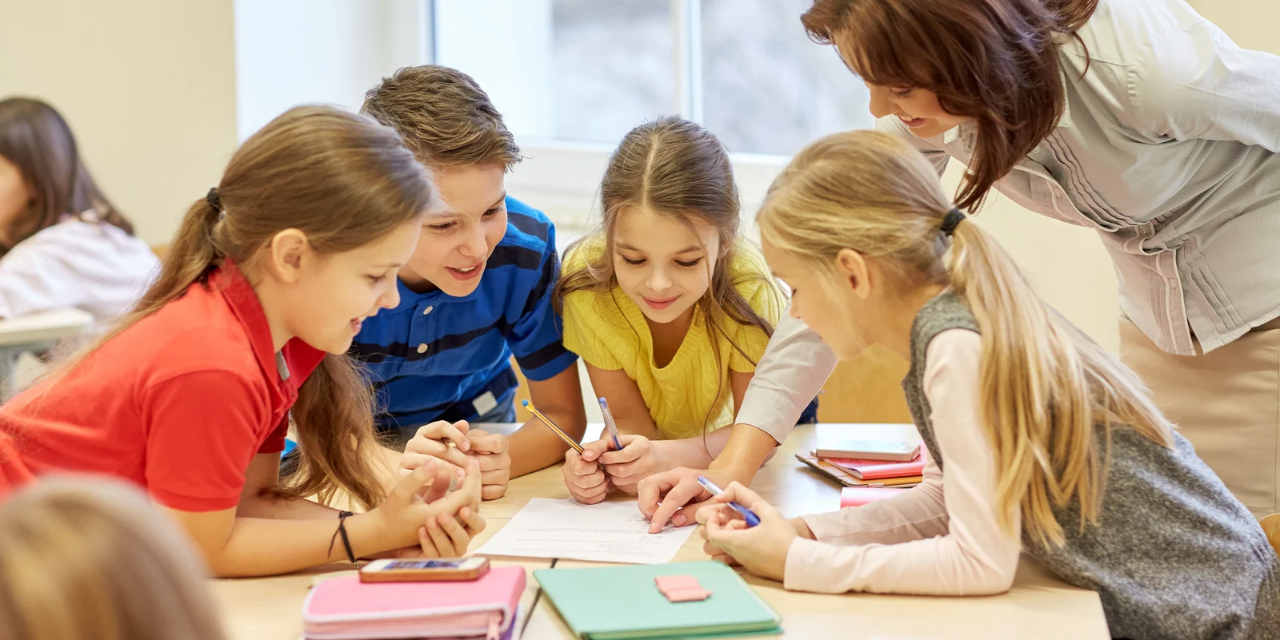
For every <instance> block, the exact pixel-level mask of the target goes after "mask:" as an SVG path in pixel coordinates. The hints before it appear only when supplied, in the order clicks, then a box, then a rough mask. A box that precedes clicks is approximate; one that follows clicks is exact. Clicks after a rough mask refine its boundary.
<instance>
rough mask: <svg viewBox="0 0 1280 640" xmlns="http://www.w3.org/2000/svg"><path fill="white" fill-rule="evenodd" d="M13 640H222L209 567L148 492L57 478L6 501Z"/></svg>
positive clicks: (0, 569) (2, 577)
mask: <svg viewBox="0 0 1280 640" xmlns="http://www.w3.org/2000/svg"><path fill="white" fill-rule="evenodd" d="M0 549H4V553H0V629H4V637H5V639H6V640H107V639H112V640H125V639H128V640H168V639H170V638H182V639H183V640H222V638H224V637H226V636H225V635H224V634H223V631H222V623H221V620H220V619H219V617H218V612H217V609H216V607H215V606H214V602H213V598H212V597H211V595H210V593H209V590H208V586H207V585H206V584H205V575H204V567H202V566H201V565H200V561H199V560H198V559H197V556H196V552H195V549H192V548H191V544H190V542H188V541H187V540H186V539H185V538H184V537H183V535H182V532H181V531H180V530H179V529H178V528H177V527H176V526H174V524H173V523H172V522H170V521H169V520H168V518H165V517H164V516H163V515H161V514H160V513H159V512H158V511H156V510H155V509H154V508H153V507H152V506H151V504H150V503H149V502H148V501H147V499H146V496H145V495H143V494H142V493H141V492H139V491H137V490H136V489H133V488H131V487H129V486H127V485H124V484H122V483H117V482H103V481H102V480H101V479H93V480H89V479H87V478H70V477H68V478H55V479H51V480H48V481H46V482H43V483H41V484H38V485H33V486H31V487H29V488H26V489H24V490H22V491H19V492H17V493H15V494H14V495H13V496H12V497H10V498H9V499H8V500H6V501H5V502H3V503H0Z"/></svg>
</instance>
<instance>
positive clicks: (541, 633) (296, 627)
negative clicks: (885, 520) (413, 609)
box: [214, 424, 1110, 640]
mask: <svg viewBox="0 0 1280 640" xmlns="http://www.w3.org/2000/svg"><path fill="white" fill-rule="evenodd" d="M489 428H490V429H493V427H489ZM497 430H503V429H501V428H499V429H497ZM599 432H600V426H599V425H592V426H591V427H588V434H589V436H590V437H598V434H599ZM841 437H843V438H857V439H863V440H872V439H883V440H902V439H912V440H915V439H918V435H917V434H916V433H915V429H914V427H912V426H911V425H834V424H830V425H818V426H816V427H812V426H805V427H798V428H797V429H796V430H795V431H794V432H793V433H792V435H791V437H790V438H789V439H788V440H787V442H786V443H785V444H784V445H783V446H781V447H779V451H778V453H777V455H775V456H774V457H773V458H772V459H771V460H770V461H769V462H768V463H766V464H765V466H764V468H762V469H761V470H760V473H759V474H757V475H756V478H755V481H754V482H753V483H752V486H753V488H754V489H755V490H756V491H758V492H759V493H760V494H761V495H762V496H763V497H765V498H766V499H768V500H770V501H771V502H772V503H773V504H775V505H776V506H777V507H778V508H779V509H780V510H781V511H782V512H783V513H784V514H786V515H788V516H799V515H804V514H807V513H815V512H821V511H829V510H833V509H835V508H836V507H837V505H838V504H839V502H840V499H839V490H838V488H837V487H836V486H835V485H834V484H832V483H831V482H829V481H827V480H825V479H823V478H822V477H821V476H819V475H817V474H816V473H814V472H812V471H810V470H809V469H808V467H806V466H804V465H803V464H801V463H800V462H799V461H797V460H796V459H795V457H794V455H795V453H796V452H797V451H807V450H809V449H812V448H813V446H814V443H815V442H816V441H817V440H818V439H822V440H824V441H829V440H832V439H837V438H841ZM533 497H544V498H568V497H569V493H568V490H566V489H565V487H564V481H563V479H562V476H561V473H560V469H559V468H558V467H551V468H549V469H544V470H542V471H539V472H537V473H533V474H530V475H527V476H524V477H522V478H518V479H516V480H515V481H513V482H512V483H511V487H510V489H509V490H508V492H507V495H505V496H503V497H502V498H501V499H499V500H494V501H491V502H486V503H484V505H483V507H482V508H481V512H482V514H483V515H484V516H485V519H486V522H487V525H488V526H487V528H486V530H485V532H484V533H483V534H481V536H480V537H478V538H477V541H476V542H473V543H472V546H471V547H472V549H476V548H479V546H480V545H481V544H483V542H484V540H487V539H488V537H490V536H492V535H493V533H494V532H496V531H498V530H499V529H500V528H501V527H502V526H503V525H504V524H506V522H507V521H508V520H510V519H511V517H512V516H513V515H515V513H516V512H517V511H519V510H520V508H521V507H523V506H524V505H525V503H527V502H528V501H529V498H533ZM614 499H624V498H623V497H621V496H617V497H615V498H614ZM706 558H707V556H706V554H704V553H703V552H702V538H701V537H700V536H699V535H698V534H697V533H695V534H694V535H693V536H691V537H690V538H689V541H688V543H686V544H685V546H684V547H683V548H681V550H680V551H679V553H678V554H677V555H676V557H675V559H674V562H684V561H691V560H705V559H706ZM493 562H494V564H495V566H502V565H506V564H520V565H522V566H525V567H526V568H528V569H530V570H533V569H540V568H546V567H548V566H552V565H553V564H554V567H555V568H556V569H565V568H572V567H583V566H591V565H592V564H593V563H587V562H578V561H571V560H561V561H557V562H554V563H552V562H550V561H546V560H542V559H532V558H516V559H511V558H503V559H495V560H494V561H493ZM315 573H318V572H315ZM312 575H313V574H303V575H290V576H282V577H278V578H266V579H255V580H218V581H214V590H215V593H216V594H217V597H218V600H219V601H220V602H221V604H222V606H223V607H224V610H225V611H226V612H227V620H228V624H229V634H230V635H229V637H230V638H234V639H237V640H240V639H243V640H250V639H252V640H276V639H279V640H298V638H300V637H301V634H302V623H301V619H300V614H299V612H300V611H301V609H302V600H303V598H304V597H305V596H306V590H307V588H308V586H309V585H310V582H311V580H312ZM744 577H745V578H746V579H747V581H748V582H749V583H751V584H752V585H753V586H754V587H755V589H756V591H757V592H758V593H759V594H760V596H761V597H762V598H764V599H765V601H767V602H768V603H769V604H770V605H771V606H773V607H774V608H775V609H776V610H777V611H778V612H779V613H780V614H781V615H782V620H783V622H782V628H783V631H784V636H785V637H787V638H820V637H832V636H833V635H838V637H840V638H842V639H845V638H847V639H850V640H854V639H866V640H872V639H875V640H888V639H893V638H901V639H904V640H905V639H919V638H962V639H964V638H973V639H975V640H976V639H979V638H981V639H983V640H992V639H1001V638H1009V639H1018V640H1021V639H1024V638H1037V639H1038V640H1057V639H1062V640H1090V639H1094V638H1096V639H1099V640H1101V639H1104V638H1109V637H1110V635H1109V634H1108V632H1107V625H1106V620H1105V618H1104V617H1103V614H1102V604H1101V602H1100V601H1099V599H1098V595H1097V594H1096V593H1094V592H1092V591H1086V590H1083V589H1077V588H1075V587H1072V586H1070V585H1068V584H1066V583H1064V582H1062V581H1060V580H1058V579H1056V578H1054V577H1052V576H1051V575H1049V574H1048V573H1047V572H1046V571H1045V570H1044V569H1043V568H1042V567H1041V566H1040V565H1039V564H1038V563H1037V562H1035V561H1034V560H1032V559H1031V558H1029V557H1026V556H1023V559H1022V563H1021V564H1020V565H1019V567H1018V575H1017V578H1016V579H1015V581H1014V585H1013V588H1012V589H1010V590H1009V592H1008V593H1005V594H1002V595H999V596H991V597H969V598H936V597H924V596H880V595H868V594H846V595H839V596H833V595H818V594H811V593H800V592H791V591H786V590H785V589H783V588H782V585H781V584H779V583H777V582H773V581H770V580H762V579H760V578H756V577H754V576H748V575H745V574H744ZM529 585H530V586H529V588H528V589H527V591H526V593H525V596H524V598H523V599H522V601H521V607H522V610H523V615H522V618H524V620H521V621H518V623H524V635H523V637H524V638H528V639H531V640H543V639H557V640H559V639H563V640H570V639H571V638H572V637H573V636H572V635H571V634H570V632H569V629H568V627H567V626H565V624H564V622H563V620H561V618H560V616H559V614H557V613H556V612H555V608H554V606H552V605H551V603H549V602H548V601H547V599H546V598H544V597H539V595H538V588H537V581H536V580H534V579H533V576H532V574H530V576H529ZM535 601H536V606H534V607H533V608H532V610H531V611H530V610H529V605H530V604H532V603H534V602H535Z"/></svg>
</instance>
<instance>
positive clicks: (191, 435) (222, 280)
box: [0, 262, 325, 511]
mask: <svg viewBox="0 0 1280 640" xmlns="http://www.w3.org/2000/svg"><path fill="white" fill-rule="evenodd" d="M209 282H210V285H209V286H207V287H206V286H204V285H201V284H199V283H197V284H193V285H191V287H190V288H188V289H187V292H186V293H185V294H184V295H183V296H182V297H180V298H178V299H177V300H174V301H173V302H170V303H169V304H167V305H165V307H164V308H162V309H161V310H159V311H157V312H156V313H154V314H152V315H151V316H149V317H147V318H144V319H142V320H141V321H139V322H138V323H137V324H135V325H133V326H131V327H129V328H128V329H125V330H124V332H122V333H121V334H119V335H117V336H116V337H114V338H112V339H110V340H109V341H107V343H106V344H104V345H102V346H101V347H100V348H99V349H98V350H97V351H95V352H94V353H93V354H91V355H90V356H89V357H88V358H86V359H85V360H84V361H82V362H81V364H80V365H79V366H77V367H75V368H74V369H73V370H71V371H68V372H66V374H65V376H63V377H62V378H61V379H58V380H56V381H55V383H54V384H52V385H51V384H48V383H44V384H40V385H38V386H36V387H35V388H33V389H30V390H28V391H25V392H23V393H21V394H20V395H18V396H17V397H16V398H14V399H13V400H11V401H9V402H8V403H6V404H5V405H4V406H3V407H0V494H3V493H4V492H5V490H6V488H9V487H12V486H13V485H16V484H21V483H24V482H26V481H29V480H30V479H31V478H32V477H35V476H39V475H41V474H45V473H51V472H58V471H75V472H83V473H101V474H107V475H111V476H117V477H120V478H124V479H127V480H130V481H132V482H135V483H137V484H138V485H140V486H142V487H144V488H145V489H146V490H147V491H148V492H149V493H150V494H151V495H152V497H153V498H154V499H155V500H156V501H157V502H159V503H161V504H163V505H165V506H167V507H169V508H172V509H177V510H181V511H220V510H223V509H229V508H231V507H234V506H236V504H237V503H238V502H239V500H240V493H241V490H242V489H243V488H244V482H245V470H246V469H247V468H248V466H249V462H250V460H252V459H253V456H254V454H257V453H279V452H280V451H282V450H283V449H284V437H285V432H286V429H287V428H288V412H289V409H290V408H291V407H292V406H293V403H294V401H295V400H297V397H298V387H299V386H300V385H301V384H302V382H303V381H304V380H306V378H307V376H309V375H311V372H312V371H313V370H315V368H316V366H318V365H319V364H320V361H321V360H322V359H323V358H324V355H325V354H324V352H323V351H320V350H317V349H314V348H312V347H311V346H309V345H307V344H306V343H304V342H302V341H301V340H298V339H294V340H291V341H290V342H289V343H288V344H286V345H285V346H284V349H282V350H281V355H282V356H283V361H284V364H285V365H287V370H288V374H286V375H284V376H282V375H281V372H280V368H279V366H278V363H277V357H276V353H275V351H274V349H273V348H272V341H271V331H270V329H269V327H268V326H267V318H266V316H265V315H264V314H263V311H262V305H261V304H260V303H259V302H258V297H257V295H256V294H255V293H254V291H253V288H252V287H251V286H250V285H249V283H248V282H247V281H246V280H245V279H244V276H243V275H241V273H240V271H239V269H237V268H236V267H235V265H233V264H230V262H228V264H227V265H226V266H224V267H223V268H221V269H219V270H218V271H216V272H214V273H213V274H212V275H211V276H210V278H209ZM282 378H283V379H282Z"/></svg>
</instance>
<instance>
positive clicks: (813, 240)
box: [756, 131, 1173, 543]
mask: <svg viewBox="0 0 1280 640" xmlns="http://www.w3.org/2000/svg"><path fill="white" fill-rule="evenodd" d="M950 209H951V202H950V201H949V200H948V198H947V196H946V194H945V193H944V192H943V189H942V184H941V183H940V181H939V180H938V176H937V174H936V173H935V172H934V170H933V168H932V167H931V166H930V165H929V163H928V161H927V160H925V158H924V156H923V155H921V154H920V153H919V152H917V151H916V150H915V149H913V148H911V147H910V145H908V144H907V143H906V142H905V141H903V140H900V139H898V138H896V137H894V136H891V135H888V134H884V133H879V132H875V131H852V132H847V133H840V134H835V135H832V136H828V137H826V138H823V139H821V140H819V141H817V142H815V143H813V144H812V145H810V146H809V147H808V148H806V149H805V150H803V151H801V152H800V154H799V155H797V156H796V157H795V159H793V160H792V161H791V164H790V165H788V166H787V168H786V169H785V170H783V172H782V174H781V175H779V176H778V178H777V179H776V180H775V181H774V183H773V185H772V186H771V187H770V188H769V193H768V195H767V196H766V198H765V203H764V207H763V208H762V209H761V211H760V213H759V214H758V215H757V218H756V219H757V221H758V222H759V224H760V230H761V235H762V236H763V238H764V241H765V243H766V244H768V245H769V246H770V247H773V248H776V249H777V250H779V251H782V252H785V253H786V254H788V255H790V256H792V257H795V258H796V259H797V260H799V261H801V262H803V263H805V264H807V265H808V266H809V267H810V268H812V269H814V270H815V271H816V272H818V273H823V274H826V275H827V277H826V278H824V279H823V281H824V282H825V283H826V284H827V285H828V286H830V287H835V286H837V284H836V275H835V267H834V265H835V264H836V257H837V254H839V252H840V251H841V250H843V249H853V250H854V251H857V252H859V253H861V254H862V255H864V256H867V257H868V258H870V259H872V260H875V261H876V262H877V264H878V265H881V266H882V267H884V269H885V270H886V272H887V273H888V275H889V278H888V280H889V281H890V282H891V283H892V284H894V285H896V286H899V287H904V288H913V287H921V286H926V285H949V286H950V287H951V288H952V289H953V290H955V291H956V292H957V293H958V294H960V295H961V296H963V297H964V300H965V302H966V303H967V305H968V307H969V309H970V311H972V312H973V315H974V317H975V318H976V319H977V321H978V326H979V328H980V329H981V332H982V364H981V369H980V371H981V373H980V376H981V377H980V380H979V398H980V401H981V404H980V406H981V418H982V425H983V428H984V429H985V430H986V434H987V441H988V444H989V445H990V446H991V447H992V448H993V449H994V451H995V460H996V468H997V469H998V475H999V478H998V485H997V489H996V491H997V493H996V496H997V504H998V506H999V517H1000V521H1001V524H1002V525H1003V526H1004V527H1006V528H1008V527H1011V526H1012V519H1011V518H1012V516H1013V514H1014V513H1016V512H1015V511H1014V509H1017V508H1021V511H1022V521H1023V523H1024V524H1023V526H1024V527H1025V528H1026V530H1027V531H1028V532H1029V533H1030V534H1031V535H1032V536H1033V537H1035V538H1037V539H1039V540H1040V541H1041V542H1046V541H1047V542H1053V543H1061V542H1062V541H1063V539H1064V538H1063V534H1062V527H1061V526H1060V525H1059V524H1058V522H1057V521H1056V520H1055V519H1054V515H1053V513H1054V509H1059V508H1062V507H1065V506H1067V505H1068V504H1069V503H1070V502H1071V501H1072V500H1077V501H1078V502H1079V505H1080V512H1081V514H1082V516H1083V517H1082V518H1081V520H1080V526H1081V528H1083V527H1084V526H1085V525H1086V524H1091V523H1094V522H1096V521H1097V516H1098V507H1099V503H1100V502H1101V499H1102V495H1103V492H1104V487H1105V482H1106V469H1107V467H1108V466H1109V455H1110V434H1111V428H1112V425H1114V424H1124V425H1128V426H1129V427H1132V428H1133V429H1135V430H1137V431H1138V432H1139V433H1141V434H1142V435H1144V436H1146V437H1148V438H1150V439H1151V440H1154V441H1156V442H1159V443H1161V444H1164V445H1166V446H1171V445H1172V439H1173V436H1172V432H1171V431H1170V427H1169V424H1168V422H1167V421H1166V420H1165V419H1164V416H1163V415H1161V413H1160V410H1159V409H1157V408H1156V406H1155V405H1154V404H1153V403H1152V401H1151V399H1150V397H1149V394H1148V393H1147V390H1146V387H1145V386H1144V385H1143V384H1142V381H1141V380H1139V379H1138V377H1137V376H1136V375H1134V373H1133V372H1132V371H1130V370H1129V369H1128V368H1126V367H1125V366H1124V365H1122V364H1120V362H1119V361H1117V360H1116V358H1115V357H1114V356H1112V355H1111V354H1109V353H1107V352H1106V351H1105V350H1104V349H1102V348H1101V347H1099V346H1098V345H1097V343H1095V342H1093V341H1092V340H1090V339H1089V338H1088V337H1087V336H1085V335H1084V334H1083V333H1081V332H1080V331H1079V330H1078V329H1076V328H1075V327H1074V326H1072V325H1071V323H1070V322H1067V320H1066V319H1064V318H1062V317H1061V316H1059V315H1058V314H1057V313H1056V312H1054V311H1053V310H1052V309H1050V308H1049V307H1048V306H1046V305H1045V304H1044V302H1043V301H1041V300H1040V298H1039V296H1037V295H1036V293H1035V291H1034V290H1033V289H1032V288H1031V285H1030V284H1029V283H1028V282H1027V281H1026V279H1025V278H1024V277H1023V275H1022V273H1021V272H1020V271H1019V270H1018V268H1017V266H1016V265H1014V263H1013V260H1012V259H1011V258H1009V256H1008V254H1006V253H1005V252H1004V250H1002V249H1001V248H1000V246H999V245H997V244H996V242H995V241H994V240H993V239H991V237H990V236H988V235H987V234H986V232H984V231H983V230H982V228H981V227H979V226H978V225H977V224H975V223H973V222H971V221H966V222H962V223H961V224H960V225H959V226H958V227H956V229H955V231H954V233H953V235H952V236H951V239H950V241H948V239H947V237H946V236H945V235H944V234H943V233H942V232H941V226H942V220H943V217H944V216H945V215H946V214H947V212H948V211H950ZM1098 429H1102V430H1103V434H1104V435H1105V436H1106V437H1105V438H1104V444H1103V446H1101V447H1100V446H1099V445H1098V442H1097V440H1096V439H1095V437H1094V436H1095V433H1096V431H1097V430H1098Z"/></svg>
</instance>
